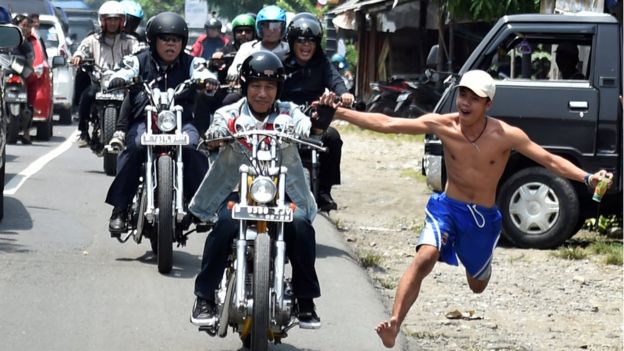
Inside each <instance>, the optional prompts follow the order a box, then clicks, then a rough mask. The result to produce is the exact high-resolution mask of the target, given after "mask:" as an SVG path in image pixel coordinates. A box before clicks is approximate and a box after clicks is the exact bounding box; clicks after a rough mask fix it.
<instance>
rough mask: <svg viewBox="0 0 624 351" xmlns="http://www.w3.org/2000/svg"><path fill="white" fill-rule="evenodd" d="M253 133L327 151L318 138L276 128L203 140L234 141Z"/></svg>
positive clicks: (209, 141)
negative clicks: (300, 135) (280, 130)
mask: <svg viewBox="0 0 624 351" xmlns="http://www.w3.org/2000/svg"><path fill="white" fill-rule="evenodd" d="M254 135H261V136H266V137H270V138H277V139H283V140H286V141H289V142H292V143H295V144H301V145H305V146H308V147H310V148H312V149H315V150H318V151H321V152H327V148H326V147H324V146H323V143H322V142H321V141H320V140H317V139H313V138H306V137H296V136H294V135H292V134H288V133H284V132H279V131H276V130H247V131H244V132H238V133H234V134H230V135H226V136H223V137H219V138H210V139H206V140H205V141H206V143H208V144H212V143H216V142H220V141H225V142H229V141H234V140H238V139H243V138H248V137H251V136H254Z"/></svg>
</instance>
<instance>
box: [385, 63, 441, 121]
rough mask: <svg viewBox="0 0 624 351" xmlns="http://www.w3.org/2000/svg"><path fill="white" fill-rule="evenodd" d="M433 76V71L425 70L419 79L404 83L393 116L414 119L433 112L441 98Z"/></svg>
mask: <svg viewBox="0 0 624 351" xmlns="http://www.w3.org/2000/svg"><path fill="white" fill-rule="evenodd" d="M435 74H436V73H435V72H434V71H433V70H431V69H427V70H425V74H424V75H422V76H420V77H419V78H417V79H414V80H406V81H404V82H403V86H404V87H405V90H404V91H403V92H402V93H400V94H399V96H397V100H396V106H395V107H394V111H393V115H394V116H398V117H407V118H414V117H418V116H422V115H423V114H426V113H429V112H431V111H433V108H434V106H435V104H436V103H437V102H438V100H440V97H442V90H441V89H437V88H436V85H435V81H434V79H436V78H435V77H437V76H435Z"/></svg>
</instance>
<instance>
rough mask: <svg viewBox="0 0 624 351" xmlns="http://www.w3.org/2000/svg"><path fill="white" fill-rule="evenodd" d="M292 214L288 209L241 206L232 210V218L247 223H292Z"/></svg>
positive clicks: (236, 206) (235, 206)
mask: <svg viewBox="0 0 624 351" xmlns="http://www.w3.org/2000/svg"><path fill="white" fill-rule="evenodd" d="M293 216H294V212H293V209H292V208H290V207H265V206H241V205H240V204H235V205H234V207H233V208H232V218H234V219H242V220H247V221H267V222H292V221H293Z"/></svg>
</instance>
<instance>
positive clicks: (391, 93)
mask: <svg viewBox="0 0 624 351" xmlns="http://www.w3.org/2000/svg"><path fill="white" fill-rule="evenodd" d="M404 82H405V79H404V78H398V79H392V80H391V81H389V82H386V83H381V82H372V83H370V84H369V85H370V88H371V90H372V93H371V97H370V100H369V101H368V103H367V104H366V111H368V112H380V113H383V114H387V115H394V109H395V107H396V102H397V98H398V97H399V95H400V94H401V93H403V92H404V91H405V86H404Z"/></svg>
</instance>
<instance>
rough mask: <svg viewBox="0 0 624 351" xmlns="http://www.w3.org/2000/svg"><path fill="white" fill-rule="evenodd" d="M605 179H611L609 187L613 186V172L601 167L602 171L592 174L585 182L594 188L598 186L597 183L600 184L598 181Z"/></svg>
mask: <svg viewBox="0 0 624 351" xmlns="http://www.w3.org/2000/svg"><path fill="white" fill-rule="evenodd" d="M603 179H607V180H608V181H609V188H610V187H611V185H613V173H611V172H607V171H606V170H604V169H601V170H600V171H598V172H596V173H594V174H591V175H590V176H589V178H588V179H587V180H586V181H585V182H586V183H587V185H588V186H590V187H591V188H592V189H593V188H595V187H596V185H598V182H600V181H601V180H603Z"/></svg>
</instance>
